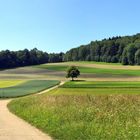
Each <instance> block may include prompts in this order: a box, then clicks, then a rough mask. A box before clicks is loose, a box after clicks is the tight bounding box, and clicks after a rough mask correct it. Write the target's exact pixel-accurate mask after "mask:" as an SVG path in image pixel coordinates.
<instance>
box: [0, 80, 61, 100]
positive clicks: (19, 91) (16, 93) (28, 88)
mask: <svg viewBox="0 0 140 140" xmlns="http://www.w3.org/2000/svg"><path fill="white" fill-rule="evenodd" d="M57 84H59V81H51V80H31V81H27V82H25V83H23V84H20V85H17V86H13V87H7V88H0V98H11V97H20V96H25V95H29V94H32V93H36V92H39V91H41V90H44V89H47V88H50V87H52V86H55V85H57Z"/></svg>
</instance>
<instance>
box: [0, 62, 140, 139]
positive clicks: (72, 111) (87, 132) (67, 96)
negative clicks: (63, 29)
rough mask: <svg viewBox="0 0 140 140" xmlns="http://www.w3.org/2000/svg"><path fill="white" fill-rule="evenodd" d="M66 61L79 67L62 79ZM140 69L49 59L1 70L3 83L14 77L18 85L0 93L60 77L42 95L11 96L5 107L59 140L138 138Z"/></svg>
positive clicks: (27, 90) (42, 85) (26, 90)
mask: <svg viewBox="0 0 140 140" xmlns="http://www.w3.org/2000/svg"><path fill="white" fill-rule="evenodd" d="M70 65H76V66H78V68H79V69H80V71H81V75H80V77H79V78H78V79H76V81H73V82H72V81H67V79H66V78H65V75H66V69H67V67H68V66H70ZM139 71H140V68H139V67H138V66H121V65H120V64H119V63H117V64H111V63H103V62H99V63H98V62H96V63H94V62H67V63H53V64H44V65H38V66H31V67H24V68H17V69H11V70H5V71H2V72H0V76H1V77H2V78H3V80H2V81H7V80H8V78H9V77H10V79H11V81H13V79H12V78H14V77H16V78H15V79H16V80H15V81H14V82H15V83H16V82H17V83H16V84H15V85H13V86H12V84H11V86H10V84H8V83H7V86H8V87H1V89H0V95H1V97H4V95H5V97H6V96H7V95H8V97H17V93H18V96H23V95H28V94H32V93H36V92H38V91H41V90H43V89H46V88H49V87H52V86H55V85H56V84H58V83H59V81H65V84H64V85H61V86H59V87H58V88H55V89H53V90H50V91H49V92H47V93H44V94H42V95H36V94H33V95H31V96H26V97H22V98H18V99H14V100H12V102H10V103H9V104H8V108H9V110H10V111H11V112H12V113H14V114H16V115H17V116H19V117H21V118H22V119H24V120H26V121H27V122H29V123H30V124H32V125H33V126H35V127H37V128H39V129H41V130H42V131H43V132H45V133H48V134H49V135H50V136H51V137H52V138H54V139H58V140H77V139H80V140H85V139H87V140H92V139H95V140H96V139H103V140H105V139H112V140H116V139H127V140H131V139H139V137H140V133H139V132H140V127H139V126H140V113H139V108H140V75H139ZM7 76H8V77H7ZM46 79H47V80H46ZM50 81H51V82H52V83H50ZM18 82H19V83H18ZM20 82H21V83H20ZM5 89H6V90H5ZM3 90H4V91H5V92H2V91H3ZM11 95H12V96H11Z"/></svg>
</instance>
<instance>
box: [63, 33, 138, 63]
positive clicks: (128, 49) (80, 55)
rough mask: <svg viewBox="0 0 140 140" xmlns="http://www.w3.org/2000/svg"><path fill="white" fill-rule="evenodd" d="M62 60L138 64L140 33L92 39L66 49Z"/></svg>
mask: <svg viewBox="0 0 140 140" xmlns="http://www.w3.org/2000/svg"><path fill="white" fill-rule="evenodd" d="M64 61H100V62H112V63H122V64H123V65H140V34H136V35H133V36H124V37H120V36H118V37H112V38H109V39H104V40H102V41H92V42H91V43H89V44H87V45H82V46H80V47H78V48H73V49H71V50H69V51H67V52H66V54H65V55H64Z"/></svg>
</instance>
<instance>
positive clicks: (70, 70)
mask: <svg viewBox="0 0 140 140" xmlns="http://www.w3.org/2000/svg"><path fill="white" fill-rule="evenodd" d="M79 75H80V71H79V70H78V68H77V67H76V66H70V67H69V68H68V70H67V75H66V77H67V78H70V77H71V78H72V81H74V78H77V77H78V76H79Z"/></svg>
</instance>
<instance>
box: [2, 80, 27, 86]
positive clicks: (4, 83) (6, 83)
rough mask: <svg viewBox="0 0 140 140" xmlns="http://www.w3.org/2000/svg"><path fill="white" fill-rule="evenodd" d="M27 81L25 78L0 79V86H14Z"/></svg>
mask: <svg viewBox="0 0 140 140" xmlns="http://www.w3.org/2000/svg"><path fill="white" fill-rule="evenodd" d="M24 82H26V81H25V80H2V81H0V88H6V87H12V86H16V85H19V84H22V83H24Z"/></svg>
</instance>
